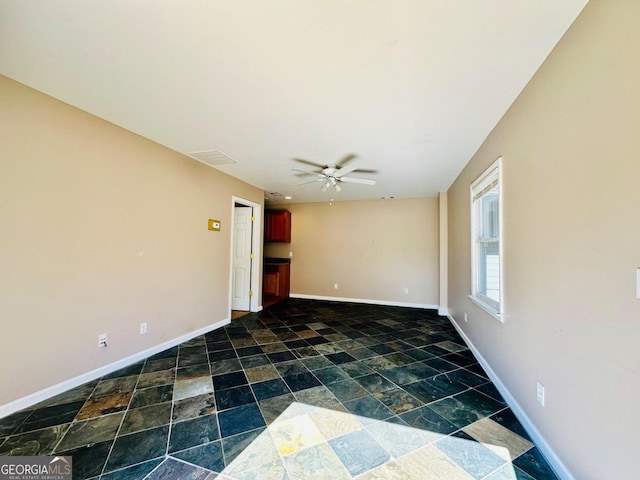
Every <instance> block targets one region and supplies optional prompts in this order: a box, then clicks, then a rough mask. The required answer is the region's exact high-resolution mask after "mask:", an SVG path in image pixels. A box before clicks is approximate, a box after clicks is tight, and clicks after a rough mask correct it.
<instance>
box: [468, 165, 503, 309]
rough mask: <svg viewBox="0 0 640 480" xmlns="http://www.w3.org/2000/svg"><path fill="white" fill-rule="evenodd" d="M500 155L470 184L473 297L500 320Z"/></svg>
mask: <svg viewBox="0 0 640 480" xmlns="http://www.w3.org/2000/svg"><path fill="white" fill-rule="evenodd" d="M501 161H502V159H501V158H498V160H496V161H495V163H494V164H493V165H491V166H490V167H489V168H488V169H487V171H485V172H484V173H483V174H482V175H480V177H479V178H478V179H477V180H476V181H475V182H473V183H472V184H471V237H472V238H471V249H472V252H471V270H472V271H471V275H472V277H471V295H470V297H471V299H472V300H473V301H474V302H476V303H477V304H478V305H480V306H481V307H482V308H484V309H485V310H487V311H488V312H489V313H491V314H493V315H494V316H495V317H496V318H498V319H499V320H501V316H502V313H503V312H502V262H501V260H502V255H501V239H502V221H501V210H502V197H501V192H500V186H501V165H502V162H501Z"/></svg>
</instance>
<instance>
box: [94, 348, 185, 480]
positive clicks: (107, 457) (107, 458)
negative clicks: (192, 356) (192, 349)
mask: <svg viewBox="0 0 640 480" xmlns="http://www.w3.org/2000/svg"><path fill="white" fill-rule="evenodd" d="M148 361H149V357H147V358H145V359H144V363H143V364H142V368H141V369H140V372H139V373H138V378H137V379H136V384H135V385H134V387H133V391H132V393H131V398H129V402H128V403H127V408H125V409H124V413H123V415H122V420H120V425H119V426H118V430H117V431H116V435H115V437H113V443H112V444H111V447H109V453H108V454H107V456H106V457H105V461H104V465H103V466H102V470H100V474H99V475H98V477H99V478H102V476H103V475H104V473H105V469H106V468H107V464H108V463H109V460H110V459H111V454H112V453H113V448H114V447H115V446H116V442H117V441H118V436H119V434H120V431H121V430H122V426H123V425H124V420H125V418H127V413H128V412H129V407H130V406H131V402H132V401H133V396H134V395H135V392H136V390H137V386H138V383H140V377H141V376H142V371H143V370H144V367H145V365H146V364H147V362H148ZM176 370H177V369H176ZM100 381H102V379H101V380H100ZM100 381H99V382H98V385H99V384H100ZM98 385H96V388H98ZM94 391H95V390H94ZM148 460H152V459H148ZM127 467H128V465H127Z"/></svg>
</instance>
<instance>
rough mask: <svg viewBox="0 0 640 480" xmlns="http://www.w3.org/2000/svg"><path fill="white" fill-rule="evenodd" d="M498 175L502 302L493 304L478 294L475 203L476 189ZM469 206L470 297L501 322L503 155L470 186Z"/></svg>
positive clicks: (502, 320) (481, 188)
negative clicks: (474, 193)
mask: <svg viewBox="0 0 640 480" xmlns="http://www.w3.org/2000/svg"><path fill="white" fill-rule="evenodd" d="M496 176H497V181H498V196H499V197H498V198H499V207H500V208H499V212H498V223H499V226H498V229H499V240H500V246H499V252H500V270H499V271H500V286H499V291H500V302H499V303H498V304H497V305H493V304H491V303H489V302H487V301H486V300H485V298H484V295H478V292H477V268H478V264H477V256H478V254H477V248H476V237H477V226H478V221H477V218H476V208H475V205H474V195H473V192H474V191H478V190H480V191H482V190H484V189H485V188H487V186H489V185H491V184H492V183H493V182H494V181H495V180H494V179H495V177H496ZM469 207H470V213H471V215H470V216H471V294H470V295H469V298H470V299H471V300H472V301H473V302H474V303H475V304H476V305H478V306H479V307H480V308H482V309H483V310H486V311H487V313H489V314H490V315H491V316H492V317H494V318H495V319H496V320H499V321H500V322H504V317H505V314H504V255H503V245H504V237H503V228H502V225H503V221H502V216H503V189H502V157H498V159H497V160H496V161H495V162H493V163H492V164H491V165H490V166H489V168H487V169H486V170H485V171H484V172H483V173H482V175H480V176H479V177H478V178H477V179H476V180H475V181H474V182H473V183H472V184H471V187H470V188H469Z"/></svg>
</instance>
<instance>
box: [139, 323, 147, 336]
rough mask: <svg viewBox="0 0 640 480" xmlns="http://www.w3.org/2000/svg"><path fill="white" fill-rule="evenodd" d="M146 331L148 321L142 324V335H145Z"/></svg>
mask: <svg viewBox="0 0 640 480" xmlns="http://www.w3.org/2000/svg"><path fill="white" fill-rule="evenodd" d="M145 333H147V322H143V323H141V324H140V335H144V334H145Z"/></svg>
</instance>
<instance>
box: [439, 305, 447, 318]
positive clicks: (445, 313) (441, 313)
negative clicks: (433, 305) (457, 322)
mask: <svg viewBox="0 0 640 480" xmlns="http://www.w3.org/2000/svg"><path fill="white" fill-rule="evenodd" d="M438 315H442V316H443V317H448V316H449V310H448V309H447V308H445V307H438Z"/></svg>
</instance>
